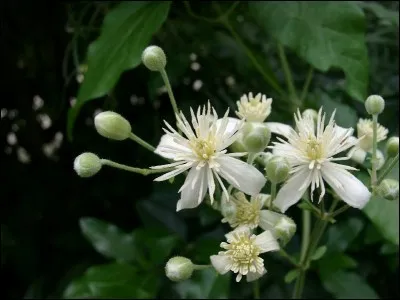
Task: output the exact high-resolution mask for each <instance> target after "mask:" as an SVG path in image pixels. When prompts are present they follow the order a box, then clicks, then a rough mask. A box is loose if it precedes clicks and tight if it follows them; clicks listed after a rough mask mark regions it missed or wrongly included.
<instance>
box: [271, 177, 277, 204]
mask: <svg viewBox="0 0 400 300" xmlns="http://www.w3.org/2000/svg"><path fill="white" fill-rule="evenodd" d="M275 197H276V183H275V182H271V200H270V201H271V203H272V201H273V200H275Z"/></svg>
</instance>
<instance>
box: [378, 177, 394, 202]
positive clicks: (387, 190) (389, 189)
mask: <svg viewBox="0 0 400 300" xmlns="http://www.w3.org/2000/svg"><path fill="white" fill-rule="evenodd" d="M376 193H377V194H378V195H379V196H380V197H382V198H385V199H386V200H395V199H397V198H399V182H398V181H397V180H394V179H384V180H383V181H382V182H381V183H380V185H379V186H378V187H377V189H376Z"/></svg>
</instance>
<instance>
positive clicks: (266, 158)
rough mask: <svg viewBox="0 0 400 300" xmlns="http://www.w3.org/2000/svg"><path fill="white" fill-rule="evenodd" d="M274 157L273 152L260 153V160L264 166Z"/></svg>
mask: <svg viewBox="0 0 400 300" xmlns="http://www.w3.org/2000/svg"><path fill="white" fill-rule="evenodd" d="M273 157H274V155H273V154H272V153H271V152H261V153H260V154H259V155H258V160H259V161H260V163H261V164H262V165H263V166H266V165H267V164H268V162H269V160H270V159H271V158H273Z"/></svg>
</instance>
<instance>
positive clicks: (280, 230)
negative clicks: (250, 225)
mask: <svg viewBox="0 0 400 300" xmlns="http://www.w3.org/2000/svg"><path fill="white" fill-rule="evenodd" d="M259 226H260V227H261V228H262V229H264V230H270V231H271V232H272V233H273V234H274V236H275V238H276V239H278V240H280V241H281V242H282V244H283V245H285V244H287V243H288V242H289V241H290V240H291V239H292V237H293V236H294V234H295V233H296V229H297V226H296V223H295V222H294V221H293V220H292V219H291V218H289V217H288V216H285V215H284V214H280V213H277V212H274V211H271V210H262V211H261V212H260V223H259Z"/></svg>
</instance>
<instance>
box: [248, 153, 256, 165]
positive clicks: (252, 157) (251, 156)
mask: <svg viewBox="0 0 400 300" xmlns="http://www.w3.org/2000/svg"><path fill="white" fill-rule="evenodd" d="M257 156H258V153H254V152H249V153H248V154H247V163H248V164H249V165H252V164H253V162H254V160H255V159H256V157H257Z"/></svg>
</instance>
